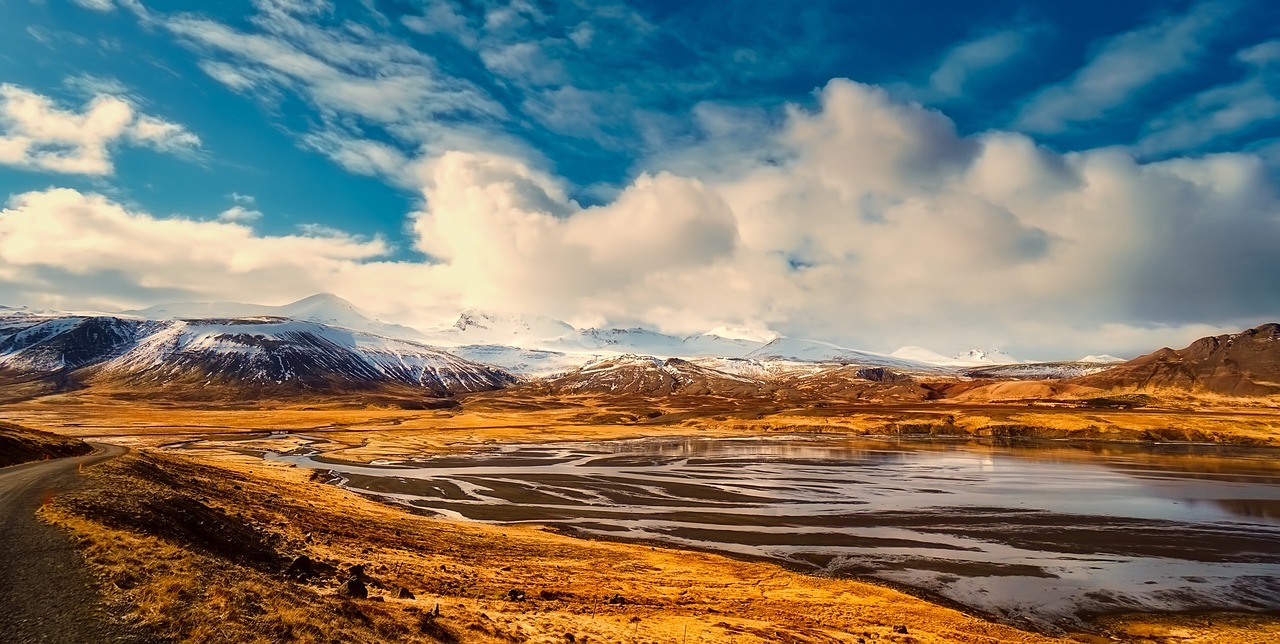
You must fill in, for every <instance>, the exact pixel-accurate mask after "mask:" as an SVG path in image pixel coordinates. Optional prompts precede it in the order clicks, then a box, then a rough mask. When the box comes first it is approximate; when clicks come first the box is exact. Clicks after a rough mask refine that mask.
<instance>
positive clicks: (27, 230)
mask: <svg viewBox="0 0 1280 644" xmlns="http://www.w3.org/2000/svg"><path fill="white" fill-rule="evenodd" d="M386 252H387V247H386V245H385V244H384V243H383V242H382V241H381V240H376V239H375V240H372V241H361V240H358V239H355V238H352V237H349V236H334V235H324V236H311V235H293V236H258V235H256V234H254V232H253V231H252V230H251V229H250V228H248V227H246V226H243V225H241V224H238V223H229V222H218V221H197V220H193V219H183V218H177V217H173V218H159V217H153V216H151V215H148V214H145V213H139V212H132V211H129V210H127V209H126V208H124V207H123V206H121V205H119V204H117V203H114V202H112V201H110V200H108V199H107V198H105V197H103V196H101V195H94V194H83V193H80V192H78V191H76V190H70V189H50V190H46V191H42V192H29V193H25V194H20V195H16V196H14V197H11V198H10V200H9V203H8V206H7V207H6V208H4V209H3V210H0V257H3V258H4V259H3V261H0V280H2V281H4V282H8V287H9V288H10V289H12V290H17V291H18V292H19V293H22V295H23V296H24V298H23V299H26V300H27V301H32V302H34V303H45V304H48V305H59V304H60V302H59V301H58V300H60V299H65V295H66V294H67V293H74V292H76V291H77V290H81V291H87V292H88V293H89V294H90V295H91V297H92V299H93V302H96V303H98V304H100V305H104V306H107V305H116V306H129V305H132V304H135V303H138V300H131V299H130V294H134V297H136V294H138V293H143V294H145V293H148V292H154V293H165V294H168V293H190V294H193V295H198V296H201V297H217V298H248V299H254V298H261V299H266V300H272V299H287V298H289V297H293V296H295V295H296V294H298V293H314V292H318V291H321V290H324V287H325V285H326V284H329V283H341V282H342V280H343V279H345V278H344V277H343V276H344V275H345V274H347V273H348V272H349V271H351V270H352V268H353V267H355V266H357V265H358V264H356V263H357V262H361V261H364V260H371V259H375V258H377V257H379V256H382V255H384V254H385V253H386ZM370 266H373V265H370ZM376 272H377V269H376V267H375V268H373V269H371V270H370V273H376ZM51 283H56V284H57V285H58V288H50V285H51ZM92 285H96V286H97V287H92ZM347 288H348V289H350V285H349V284H347ZM113 290H114V292H113ZM60 296H62V297H60ZM87 297H88V296H87ZM153 297H154V296H153ZM62 303H65V302H62ZM86 303H91V302H88V300H87V299H86Z"/></svg>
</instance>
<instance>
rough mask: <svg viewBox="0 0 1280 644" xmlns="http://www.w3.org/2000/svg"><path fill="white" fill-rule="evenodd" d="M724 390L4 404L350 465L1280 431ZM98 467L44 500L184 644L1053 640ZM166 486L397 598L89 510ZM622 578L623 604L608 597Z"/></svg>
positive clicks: (253, 465)
mask: <svg viewBox="0 0 1280 644" xmlns="http://www.w3.org/2000/svg"><path fill="white" fill-rule="evenodd" d="M713 402H714V404H708V405H704V406H695V408H692V409H691V408H689V404H688V401H671V400H660V401H640V400H631V401H619V400H605V399H599V398H590V397H581V398H570V399H557V400H533V399H520V400H498V399H478V400H467V401H464V407H463V409H462V410H459V411H405V410H388V409H362V408H349V407H348V408H334V407H325V408H305V407H301V406H295V407H281V408H274V409H262V410H226V409H208V408H199V407H191V406H173V405H151V406H143V405H129V406H124V405H121V404H119V403H114V402H111V401H102V400H94V399H92V398H66V399H62V400H53V399H41V400H37V401H31V402H27V403H23V404H21V405H13V406H8V407H6V408H5V409H4V415H5V416H6V417H7V418H12V419H15V420H20V421H23V422H25V423H27V424H29V425H34V426H40V427H44V428H48V429H53V430H56V431H58V432H59V433H65V434H70V435H75V436H86V437H91V436H92V437H111V438H110V439H109V440H111V441H112V442H120V443H123V444H128V445H132V446H134V447H138V448H146V447H148V446H155V445H161V444H168V443H172V442H174V441H179V440H185V439H190V438H200V437H207V436H209V435H211V434H216V435H217V436H216V438H218V439H220V440H221V441H223V442H222V443H221V445H222V446H223V447H224V448H226V447H235V446H236V445H237V444H239V445H240V446H247V445H249V443H245V442H243V441H245V440H246V439H251V438H252V437H253V436H254V435H255V434H260V433H262V432H265V431H267V430H275V431H280V430H284V431H304V432H306V433H307V434H308V435H310V436H314V437H317V438H320V439H321V440H322V441H326V442H325V443H322V444H320V445H318V446H319V447H321V448H322V449H324V450H325V451H326V453H327V455H329V456H337V457H341V458H344V459H349V460H355V461H367V460H372V459H376V458H394V457H396V456H402V455H405V454H423V453H429V452H439V451H456V450H465V449H470V448H473V447H475V446H478V445H484V444H489V443H502V442H530V441H548V440H590V439H608V438H624V437H633V436H662V435H691V434H696V435H730V434H733V435H741V434H765V433H795V432H801V431H820V432H833V433H851V434H894V433H903V434H915V433H926V434H949V435H979V436H981V435H1006V436H1028V437H1032V436H1048V437H1063V436H1084V437H1093V438H1112V439H1121V440H1151V439H1153V438H1154V439H1164V440H1169V439H1178V438H1181V439H1184V440H1188V439H1189V440H1206V441H1219V442H1239V443H1244V444H1271V445H1275V444H1280V414H1276V413H1275V412H1273V411H1271V410H1266V409H1260V408H1256V407H1233V406H1226V405H1225V403H1224V404H1223V405H1219V406H1209V407H1205V406H1203V405H1202V406H1200V407H1197V409H1196V410H1194V411H1189V410H1183V409H1156V410H1140V411H1138V412H1125V411H1111V410H1102V411H1098V410H1080V409H1055V408H1050V407H1028V406H1024V405H1018V406H1013V405H1006V406H1000V405H957V404H953V403H920V404H917V405H896V406H877V407H871V406H867V405H852V404H848V405H846V404H829V405H821V406H807V407H791V408H782V407H777V406H769V407H763V408H760V409H753V408H751V407H750V405H749V404H746V403H744V404H728V403H726V402H724V401H713ZM747 402H748V403H749V401H747ZM274 440H276V441H280V440H281V439H274ZM285 442H286V443H287V441H285ZM209 444H217V443H216V442H213V443H209ZM1100 445H1102V446H1101V447H1099V449H1106V447H1105V444H1100ZM282 446H283V445H282ZM1080 457H1081V458H1086V457H1088V454H1087V453H1082V454H1081V456H1080ZM139 463H151V464H152V465H154V466H155V467H156V468H158V469H159V470H161V471H163V472H167V473H168V474H169V476H170V479H169V480H165V481H158V480H155V477H148V476H147V475H145V474H139V472H140V471H142V470H139V468H138V464H139ZM1205 466H1206V467H1210V468H1211V467H1213V466H1214V465H1213V463H1211V462H1207V463H1206V465H1205ZM144 469H145V468H144ZM89 476H90V478H91V483H93V484H92V485H91V486H89V487H87V488H85V489H84V490H82V491H81V492H78V493H77V494H76V495H72V496H68V497H64V498H63V499H61V500H60V501H59V502H58V503H57V504H55V505H54V506H51V507H49V508H46V509H45V510H44V512H45V513H46V515H47V516H48V517H49V518H50V519H51V520H54V521H56V522H58V523H60V524H62V525H65V526H67V527H68V528H70V529H72V530H73V531H75V532H76V533H77V534H79V535H81V537H82V539H83V540H84V544H85V548H86V552H87V554H88V555H89V558H90V561H91V562H92V563H93V564H94V566H95V568H96V569H97V570H99V571H100V572H101V574H102V576H103V580H104V583H105V584H106V587H107V589H108V590H109V593H108V594H109V595H110V596H113V597H115V598H116V599H118V600H119V601H122V602H125V603H126V604H128V605H130V606H132V607H133V610H134V614H135V616H136V619H137V620H138V621H139V622H140V623H142V624H145V625H146V626H147V627H149V628H151V629H153V630H155V631H156V632H158V633H160V634H162V635H164V636H165V637H169V638H172V639H174V640H176V641H184V642H197V641H199V642H204V641H212V642H240V641H264V642H265V641H281V640H285V639H293V640H296V641H315V642H328V641H343V642H362V641H368V642H373V641H426V642H431V641H450V640H451V639H456V640H457V641H464V642H567V641H570V640H569V638H568V637H567V635H573V636H574V637H573V640H572V641H574V642H582V641H589V642H681V643H682V644H684V643H686V642H724V641H734V642H739V643H747V642H775V641H791V642H857V641H858V639H859V638H862V639H865V640H867V641H868V642H870V641H873V639H874V640H877V641H889V642H894V641H897V642H909V641H916V642H973V643H975V644H976V643H979V642H981V643H983V644H998V643H1000V642H1048V641H1059V640H1054V639H1053V638H1048V637H1044V636H1040V635H1036V634H1032V633H1026V632H1022V631H1018V630H1016V629H1012V628H1008V627H1004V626H999V625H994V624H991V623H989V622H986V621H983V620H981V619H978V618H974V617H970V616H967V615H964V614H962V613H959V612H956V611H954V610H950V609H947V608H944V607H940V606H937V605H934V604H931V603H929V602H926V601H923V600H920V599H916V598H914V597H910V596H908V595H904V594H901V593H898V592H896V591H893V590H889V589H886V588H883V587H880V586H876V585H871V584H865V583H859V582H854V581H849V580H834V579H821V578H816V577H810V576H806V575H801V574H795V573H791V572H787V571H784V570H782V569H780V568H778V567H776V566H773V565H770V564H764V563H746V562H740V561H735V560H731V559H728V558H725V557H720V556H715V555H710V554H700V553H690V552H684V551H679V550H670V549H663V548H657V549H653V548H650V547H648V546H638V545H627V544H614V543H602V542H590V541H581V540H576V539H572V538H569V537H565V536H562V535H558V534H554V533H550V532H547V531H544V530H540V529H537V528H528V527H505V528H498V527H492V526H484V525H477V524H467V523H455V522H449V521H442V520H434V519H430V518H426V517H422V516H417V515H413V514H409V513H407V512H406V511H404V510H403V509H401V508H398V507H390V506H386V505H383V504H380V503H377V502H374V501H372V500H370V499H367V498H364V497H360V496H358V495H354V494H351V493H348V492H345V491H343V490H340V489H337V488H333V487H331V486H327V485H322V484H318V483H315V482H312V481H310V480H309V479H308V476H307V473H306V472H304V471H300V470H297V469H293V468H289V467H286V466H283V465H278V464H275V465H273V464H268V463H263V462H262V461H260V460H258V459H256V458H252V457H244V456H240V455H237V454H236V453H234V452H233V451H230V450H226V449H223V450H217V451H209V452H203V451H202V452H200V453H198V454H186V455H182V456H178V455H175V454H174V453H172V452H163V453H156V452H149V451H144V452H143V453H142V454H133V455H130V456H128V457H125V458H123V459H118V460H117V461H113V462H110V463H107V464H104V465H102V466H100V467H98V468H93V469H92V470H91V471H90V473H89ZM161 478H164V477H161ZM174 494H178V495H181V496H185V497H190V499H192V500H193V501H195V502H198V503H200V504H203V505H205V506H207V507H209V508H211V509H212V510H216V511H218V512H220V513H221V515H222V516H225V517H228V519H227V521H229V522H231V523H236V522H239V523H238V524H237V525H241V527H247V528H249V529H251V530H252V531H254V532H253V534H259V535H261V536H262V542H263V543H266V544H269V545H270V547H271V548H272V549H273V551H274V552H275V553H276V554H277V555H278V558H279V560H281V561H286V560H288V559H290V558H292V557H293V556H296V555H299V554H306V555H308V556H310V557H312V558H313V559H316V560H320V561H325V562H329V563H331V564H333V565H334V566H335V567H338V568H341V567H343V566H346V565H350V564H354V563H364V564H368V565H369V570H370V574H371V575H372V576H373V577H374V578H375V579H376V580H378V583H380V584H381V585H382V586H383V588H382V589H376V588H375V589H374V590H373V592H374V593H376V594H380V595H383V596H384V597H385V600H384V601H382V602H374V601H351V600H346V599H341V598H339V597H337V596H335V595H334V591H335V590H336V588H337V586H338V583H339V580H338V579H336V578H334V577H332V576H329V577H326V578H324V579H318V580H315V581H313V582H312V583H307V584H301V583H296V582H292V581H288V580H286V579H285V578H284V577H283V576H282V575H281V574H279V571H278V570H274V569H271V567H270V566H266V565H263V564H258V565H252V563H248V564H247V563H244V562H239V563H236V562H233V561H231V560H228V559H227V558H226V557H225V556H218V555H216V554H214V553H213V552H211V551H210V550H209V549H208V548H200V547H197V546H196V545H193V544H192V543H190V542H189V541H183V538H182V536H181V535H180V534H178V535H175V534H173V533H172V531H169V532H166V531H165V530H155V529H154V526H151V527H150V528H148V526H145V525H130V523H129V521H127V520H120V519H119V518H118V517H117V518H116V519H114V520H109V518H108V517H103V516H95V514H94V513H93V512H91V511H89V510H88V508H91V507H94V506H95V504H96V505H97V506H99V507H114V506H121V505H125V506H127V505H129V504H130V503H138V502H140V501H142V500H145V499H155V498H159V497H165V498H167V497H168V496H172V495H174ZM181 507H186V506H181ZM233 527H234V526H233ZM229 533H230V534H244V533H239V532H236V530H235V529H230V530H229ZM396 587H405V588H408V589H409V590H411V591H413V592H414V593H415V594H417V599H416V600H401V599H395V598H394V596H393V595H391V591H392V589H394V588H396ZM512 589H520V590H524V591H525V592H526V593H527V595H528V597H529V599H528V600H526V601H523V602H515V601H510V600H508V599H506V598H505V597H506V594H507V592H508V591H510V590H512ZM543 591H546V593H547V594H546V595H545V598H544V596H543V595H542V593H543ZM615 593H617V594H620V595H621V596H623V597H626V598H627V599H628V600H631V601H630V602H629V603H627V604H624V605H615V604H608V603H605V602H604V598H605V596H607V595H612V594H615ZM437 603H439V604H440V605H441V608H442V611H443V614H442V616H441V618H440V619H439V620H438V621H432V620H429V619H425V618H424V617H423V614H424V612H425V611H429V610H430V609H431V608H432V607H434V606H435V605H436V604H437ZM896 624H905V625H907V626H908V629H909V631H910V633H909V634H908V635H902V634H899V633H894V632H893V626H894V625H896ZM424 627H425V628H426V629H427V630H426V631H424V630H423V628H424ZM1107 628H1108V629H1109V631H1108V634H1107V636H1106V637H1104V638H1102V639H1095V638H1092V637H1086V636H1081V638H1082V639H1084V640H1085V641H1112V640H1110V639H1109V638H1110V636H1112V635H1114V636H1115V637H1117V638H1120V639H1121V640H1122V641H1135V642H1152V643H1156V644H1174V643H1182V642H1185V643H1186V644H1193V643H1195V644H1198V643H1200V642H1250V643H1252V642H1269V641H1276V638H1273V635H1275V634H1276V632H1277V629H1280V621H1277V620H1274V619H1261V618H1259V619H1254V618H1244V617H1238V616H1219V617H1216V618H1214V619H1213V620H1212V622H1210V621H1209V618H1200V617H1196V618H1192V617H1164V618H1149V617H1137V618H1128V619H1115V620H1112V621H1110V622H1108V625H1107Z"/></svg>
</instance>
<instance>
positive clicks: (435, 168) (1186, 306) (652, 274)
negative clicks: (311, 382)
mask: <svg viewBox="0 0 1280 644" xmlns="http://www.w3.org/2000/svg"><path fill="white" fill-rule="evenodd" d="M771 136H772V138H773V139H774V140H773V141H771V142H770V145H773V146H777V147H780V148H782V149H785V150H787V151H788V154H787V155H786V157H785V160H784V161H782V162H775V163H765V164H759V165H756V166H753V167H750V168H746V169H740V170H739V171H738V172H737V173H736V174H734V175H733V176H721V177H718V178H715V179H714V180H710V181H696V180H693V179H688V178H681V177H676V176H673V175H668V174H658V175H653V176H650V175H645V176H642V177H641V178H640V179H639V180H637V181H636V182H635V184H633V185H631V186H629V187H628V188H627V189H626V190H624V191H623V193H622V194H621V195H620V196H619V197H618V198H617V199H616V200H615V201H614V202H612V203H610V204H607V205H604V206H601V207H598V208H590V209H582V208H579V207H578V206H577V205H576V204H574V203H573V202H571V201H569V200H567V199H566V198H565V196H564V190H563V188H562V187H560V186H559V185H558V184H557V182H556V181H555V179H554V178H552V177H549V176H546V175H543V174H539V173H537V172H535V171H533V170H531V169H530V168H529V167H528V166H526V165H524V164H522V163H521V162H519V161H518V160H516V159H512V158H506V157H494V156H486V155H473V154H464V153H454V154H449V155H445V156H444V157H441V158H440V159H438V160H436V161H435V162H434V163H431V164H428V165H427V166H425V167H426V169H427V174H425V175H424V179H425V181H424V184H425V185H426V188H425V191H424V195H425V197H426V201H427V203H428V204H429V207H428V209H426V210H424V211H423V212H421V213H418V214H417V215H416V217H415V231H416V232H417V234H418V236H419V243H420V248H421V249H422V250H423V251H425V252H427V253H429V254H431V255H432V256H433V257H434V258H435V259H436V260H437V261H438V262H439V264H437V268H438V269H439V274H441V275H443V274H446V273H447V274H449V275H450V279H449V280H447V281H448V282H450V283H453V284H455V285H456V289H457V292H458V295H457V298H458V299H460V300H463V301H466V302H467V304H468V305H470V306H479V307H482V308H499V309H501V308H506V309H509V310H512V311H523V312H538V313H547V314H553V315H561V316H571V315H580V316H585V317H587V318H592V319H610V320H614V321H637V322H644V323H648V324H654V325H658V326H661V327H663V328H665V329H667V330H669V331H674V332H695V331H698V330H701V329H704V328H709V327H710V326H713V325H714V324H716V323H728V324H735V325H751V324H756V325H766V326H769V327H771V328H773V329H775V330H778V331H782V332H784V333H787V334H791V335H798V336H810V337H818V338H826V339H832V340H838V341H843V342H849V343H853V344H858V345H861V346H869V345H871V348H879V349H892V348H894V347H895V346H897V345H899V344H913V343H914V344H930V343H934V344H937V343H941V344H942V345H943V348H944V349H953V348H954V349H958V348H962V345H963V344H966V343H992V344H1002V345H1005V346H1009V347H1013V348H1019V349H1023V350H1025V351H1027V352H1030V353H1031V354H1033V355H1035V354H1039V355H1044V354H1045V352H1056V353H1055V354H1054V355H1052V356H1046V357H1062V358H1066V357H1071V354H1073V353H1075V352H1079V351H1080V350H1089V349H1106V350H1114V351H1119V352H1133V351H1137V350H1140V349H1142V348H1147V347H1149V346H1150V343H1152V342H1158V341H1161V340H1170V341H1171V342H1173V343H1176V342H1178V341H1181V340H1182V339H1183V338H1182V336H1181V335H1180V334H1186V333H1191V332H1200V331H1203V330H1205V329H1210V328H1212V329H1217V328H1224V327H1229V326H1231V325H1232V324H1235V323H1242V321H1245V320H1253V319H1256V318H1257V317H1258V316H1265V315H1275V314H1278V313H1280V311H1277V310H1275V309H1276V308H1280V307H1277V306H1270V308H1268V306H1269V305H1267V304H1265V303H1268V302H1280V278H1277V277H1274V276H1276V275H1280V259H1278V258H1277V257H1276V256H1275V254H1274V253H1273V252H1269V251H1267V250H1265V248H1267V247H1274V245H1275V244H1277V243H1280V220H1278V218H1277V213H1278V212H1280V201H1278V200H1277V197H1276V194H1275V191H1274V186H1272V185H1271V183H1270V181H1269V179H1268V175H1267V173H1266V171H1265V168H1264V166H1263V165H1262V163H1261V161H1260V160H1259V159H1258V158H1256V157H1253V156H1250V155H1244V154H1232V155H1219V156H1214V157H1209V158H1205V159H1181V160H1177V161H1168V162H1160V163H1147V164H1143V163H1140V162H1138V161H1137V160H1135V159H1134V158H1133V157H1132V156H1129V155H1127V154H1124V153H1122V152H1120V151H1116V150H1097V151H1089V152H1082V153H1072V154H1066V155H1064V154H1059V153H1055V152H1052V151H1050V150H1047V149H1045V148H1042V147H1040V146H1038V145H1037V144H1036V143H1035V142H1034V141H1033V140H1032V139H1030V138H1028V137H1026V136H1024V135H1021V134H1017V133H1011V132H990V133H985V134H982V135H979V136H975V137H963V136H960V135H958V134H957V133H956V131H955V128H954V126H953V124H952V123H951V122H950V120H949V119H947V118H946V117H945V116H943V115H942V114H940V113H938V112H935V111H931V110H926V109H924V108H922V107H920V106H919V105H912V104H904V103H899V102H896V101H894V100H892V99H891V98H890V97H889V95H888V94H887V93H886V92H884V91H883V90H880V89H878V88H874V87H869V86H865V85H860V84H856V83H852V82H848V81H833V82H832V83H831V84H829V85H828V86H827V87H826V88H825V89H824V90H823V91H822V93H821V105H820V108H819V109H817V110H814V111H805V110H801V109H798V108H796V109H793V110H792V111H791V114H790V116H789V117H788V120H787V122H786V123H785V125H784V126H783V127H782V128H781V129H780V130H778V131H776V132H774V133H773V134H772V135H771ZM691 153H693V152H692V151H691ZM1245 230H1247V231H1250V232H1249V233H1248V234H1247V235H1242V234H1241V231H1245ZM1104 331H1105V333H1104ZM1101 338H1105V342H1110V343H1111V344H1109V345H1107V346H1104V347H1098V345H1097V344H1094V343H1091V342H1090V340H1091V339H1101ZM1174 338H1177V339H1174ZM1085 352H1087V351H1085Z"/></svg>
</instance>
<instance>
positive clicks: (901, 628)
mask: <svg viewBox="0 0 1280 644" xmlns="http://www.w3.org/2000/svg"><path fill="white" fill-rule="evenodd" d="M893 632H895V633H900V634H902V635H906V634H907V627H906V626H903V625H902V624H898V625H897V626H894V627H893Z"/></svg>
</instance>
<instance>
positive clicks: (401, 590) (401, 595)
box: [396, 586, 417, 599]
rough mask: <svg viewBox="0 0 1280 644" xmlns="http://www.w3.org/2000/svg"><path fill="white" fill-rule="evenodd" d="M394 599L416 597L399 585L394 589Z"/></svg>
mask: <svg viewBox="0 0 1280 644" xmlns="http://www.w3.org/2000/svg"><path fill="white" fill-rule="evenodd" d="M396 599H417V598H416V597H414V596H413V593H411V592H409V589H408V588H405V587H403V586H401V587H400V588H397V589H396Z"/></svg>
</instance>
